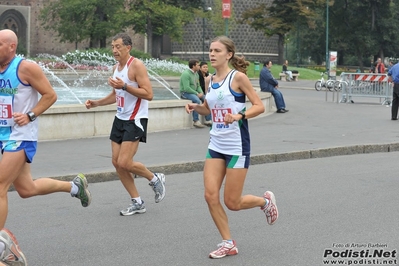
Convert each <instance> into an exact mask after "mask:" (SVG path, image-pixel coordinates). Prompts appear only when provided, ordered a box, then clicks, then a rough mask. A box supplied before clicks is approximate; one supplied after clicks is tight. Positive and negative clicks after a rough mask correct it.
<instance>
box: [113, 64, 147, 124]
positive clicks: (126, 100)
mask: <svg viewBox="0 0 399 266" xmlns="http://www.w3.org/2000/svg"><path fill="white" fill-rule="evenodd" d="M133 60H135V58H134V57H133V56H131V57H130V58H129V60H128V61H127V63H126V65H125V67H124V68H123V69H122V70H121V71H118V66H117V67H116V68H115V71H114V75H113V77H114V78H115V77H119V78H120V79H122V80H123V81H124V82H125V83H126V84H127V85H131V86H133V87H135V88H138V84H137V82H135V81H131V80H130V79H129V77H128V69H129V66H130V64H131V63H132V62H133ZM115 91H116V104H117V112H116V117H117V118H119V119H121V120H125V121H127V120H134V119H140V118H148V101H147V100H144V99H141V98H137V97H136V96H134V95H132V94H130V93H128V92H127V91H124V90H115Z"/></svg>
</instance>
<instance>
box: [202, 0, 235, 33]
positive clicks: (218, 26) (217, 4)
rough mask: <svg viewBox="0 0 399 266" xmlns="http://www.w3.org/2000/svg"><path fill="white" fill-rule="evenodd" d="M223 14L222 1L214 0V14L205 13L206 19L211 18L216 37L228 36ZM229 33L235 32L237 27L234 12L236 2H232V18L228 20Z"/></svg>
mask: <svg viewBox="0 0 399 266" xmlns="http://www.w3.org/2000/svg"><path fill="white" fill-rule="evenodd" d="M221 14H222V0H214V1H213V6H212V12H204V14H203V15H204V16H205V17H209V20H210V23H209V24H211V27H212V31H213V33H214V35H215V36H220V35H226V26H225V23H226V22H225V19H224V18H223V17H222V16H221ZM228 24H229V28H228V29H229V31H232V30H234V28H235V27H236V26H237V20H236V16H235V12H234V1H231V7H230V18H229V19H228Z"/></svg>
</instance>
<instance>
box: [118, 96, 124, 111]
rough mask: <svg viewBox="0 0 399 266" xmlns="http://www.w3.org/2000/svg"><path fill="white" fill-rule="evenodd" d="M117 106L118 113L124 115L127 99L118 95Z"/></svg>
mask: <svg viewBox="0 0 399 266" xmlns="http://www.w3.org/2000/svg"><path fill="white" fill-rule="evenodd" d="M116 105H117V109H116V110H117V112H118V113H123V110H124V108H125V97H123V96H121V95H116Z"/></svg>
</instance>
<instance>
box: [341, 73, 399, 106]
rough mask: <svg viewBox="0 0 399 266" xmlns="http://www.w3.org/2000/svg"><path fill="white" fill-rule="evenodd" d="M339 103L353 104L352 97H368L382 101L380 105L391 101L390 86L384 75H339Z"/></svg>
mask: <svg viewBox="0 0 399 266" xmlns="http://www.w3.org/2000/svg"><path fill="white" fill-rule="evenodd" d="M340 84H341V85H340V86H341V91H342V94H341V100H340V101H339V102H340V103H348V102H351V103H353V102H354V101H353V97H369V98H380V99H382V105H389V104H390V103H391V101H392V85H391V82H390V81H389V78H388V76H387V75H386V74H373V73H370V74H366V73H365V74H359V73H342V74H341V81H340Z"/></svg>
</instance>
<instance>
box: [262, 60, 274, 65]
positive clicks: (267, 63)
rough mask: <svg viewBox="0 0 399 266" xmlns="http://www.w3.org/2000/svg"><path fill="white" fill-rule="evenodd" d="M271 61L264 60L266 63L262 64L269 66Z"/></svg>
mask: <svg viewBox="0 0 399 266" xmlns="http://www.w3.org/2000/svg"><path fill="white" fill-rule="evenodd" d="M271 61H272V60H266V61H265V62H264V63H263V66H268V65H269V64H270V62H271Z"/></svg>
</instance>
